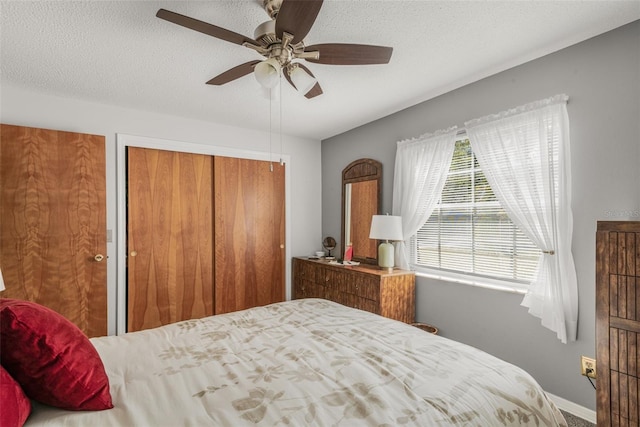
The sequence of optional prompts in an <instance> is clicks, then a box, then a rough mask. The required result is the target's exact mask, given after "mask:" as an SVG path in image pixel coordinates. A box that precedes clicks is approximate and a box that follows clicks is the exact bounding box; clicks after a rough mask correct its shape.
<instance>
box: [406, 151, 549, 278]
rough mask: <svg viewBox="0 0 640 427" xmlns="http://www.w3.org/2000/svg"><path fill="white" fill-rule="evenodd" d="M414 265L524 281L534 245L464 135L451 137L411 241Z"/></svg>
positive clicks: (534, 259) (532, 264)
mask: <svg viewBox="0 0 640 427" xmlns="http://www.w3.org/2000/svg"><path fill="white" fill-rule="evenodd" d="M412 243H413V244H412V249H413V250H412V255H413V259H414V261H415V264H416V265H417V266H423V267H429V268H435V269H439V270H445V271H454V272H462V273H466V274H471V275H477V276H483V277H489V278H496V279H504V280H508V281H513V282H519V283H528V282H530V281H531V280H532V279H533V276H534V273H535V269H536V267H537V263H538V260H539V256H540V251H539V249H538V248H537V247H536V246H535V245H534V244H533V243H532V242H531V241H530V240H529V239H528V238H527V237H526V236H525V235H524V234H523V233H522V232H521V231H520V230H519V229H518V228H517V227H516V226H515V224H514V223H513V222H512V221H511V220H510V219H509V217H508V216H507V214H506V212H505V211H504V209H503V208H502V207H501V206H500V203H499V202H498V200H497V199H496V197H495V195H494V193H493V191H492V189H491V187H490V186H489V184H488V182H487V179H486V178H485V176H484V173H483V172H482V169H481V168H480V166H479V164H478V162H477V160H476V158H475V156H474V155H473V152H472V149H471V145H470V143H469V140H468V139H461V140H458V141H456V145H455V150H454V154H453V160H452V163H451V168H450V170H449V173H448V176H447V181H446V183H445V186H444V189H443V191H442V195H441V196H440V200H439V202H438V205H437V206H436V208H435V210H434V211H433V214H432V215H431V217H430V218H429V219H428V221H427V222H426V223H425V224H424V225H423V226H422V228H421V229H420V230H419V231H418V233H417V234H416V235H415V237H414V239H413V241H412Z"/></svg>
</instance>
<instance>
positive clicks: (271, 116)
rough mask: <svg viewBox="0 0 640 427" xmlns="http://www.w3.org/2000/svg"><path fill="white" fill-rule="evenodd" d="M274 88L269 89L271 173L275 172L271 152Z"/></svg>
mask: <svg viewBox="0 0 640 427" xmlns="http://www.w3.org/2000/svg"><path fill="white" fill-rule="evenodd" d="M272 110H273V88H269V171H271V172H273V156H272V154H271V153H272V150H271V138H272V136H273V130H272V129H271V122H272V119H273V113H272Z"/></svg>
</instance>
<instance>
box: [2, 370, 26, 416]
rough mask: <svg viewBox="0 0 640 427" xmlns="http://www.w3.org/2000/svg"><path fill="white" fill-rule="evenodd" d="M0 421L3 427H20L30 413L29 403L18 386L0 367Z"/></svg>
mask: <svg viewBox="0 0 640 427" xmlns="http://www.w3.org/2000/svg"><path fill="white" fill-rule="evenodd" d="M0 402H2V404H1V405H0V420H2V426H3V427H14V426H15V427H22V426H23V425H24V422H25V421H27V418H28V417H29V414H30V413H31V402H30V401H29V399H28V398H27V396H25V395H24V392H23V391H22V389H21V388H20V384H18V383H17V382H16V380H14V379H13V378H12V377H11V375H9V373H8V372H7V371H5V370H4V368H3V367H2V366H0Z"/></svg>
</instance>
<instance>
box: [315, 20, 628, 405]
mask: <svg viewBox="0 0 640 427" xmlns="http://www.w3.org/2000/svg"><path fill="white" fill-rule="evenodd" d="M639 46H640V21H635V22H633V23H631V24H628V25H626V26H623V27H620V28H618V29H616V30H614V31H611V32H608V33H605V34H603V35H601V36H598V37H595V38H592V39H590V40H587V41H585V42H582V43H579V44H577V45H574V46H571V47H569V48H566V49H563V50H561V51H558V52H555V53H553V54H550V55H547V56H545V57H543V58H540V59H537V60H534V61H531V62H528V63H526V64H523V65H521V66H518V67H515V68H512V69H510V70H507V71H504V72H502V73H499V74H496V75H493V76H491V77H488V78H485V79H483V80H480V81H477V82H475V83H472V84H469V85H467V86H464V87H462V88H459V89H457V90H453V91H451V92H449V93H446V94H444V95H442V96H439V97H437V98H434V99H431V100H429V101H426V102H423V103H421V104H418V105H416V106H413V107H411V108H408V109H406V110H403V111H401V112H399V113H396V114H394V115H391V116H388V117H385V118H383V119H380V120H377V121H375V122H372V123H369V124H367V125H365V126H362V127H360V128H357V129H354V130H351V131H349V132H346V133H344V134H341V135H338V136H335V137H333V138H330V139H327V140H325V141H323V142H322V232H323V236H327V235H332V236H335V237H336V238H339V237H340V212H341V207H340V203H341V188H340V187H341V182H340V176H341V175H340V174H341V171H342V169H343V168H344V167H345V166H346V165H347V164H348V163H350V162H351V161H353V160H355V159H357V158H360V157H371V158H374V159H377V160H379V161H381V162H382V163H383V211H385V212H391V204H392V191H393V170H394V161H395V151H396V142H397V141H399V140H402V139H405V138H410V137H415V136H418V135H421V134H423V133H425V132H433V131H436V130H438V129H443V128H447V127H449V126H452V125H458V126H459V127H462V126H464V122H465V121H466V120H469V119H473V118H477V117H482V116H485V115H487V114H492V113H497V112H500V111H503V110H505V109H508V108H512V107H516V106H518V105H522V104H526V103H528V102H531V101H535V100H539V99H544V98H547V97H549V96H552V95H555V94H558V93H566V94H567V95H569V103H568V107H567V108H568V112H569V120H570V123H571V150H572V153H571V162H572V179H573V201H572V207H573V213H574V230H573V254H574V259H575V263H576V269H577V274H578V282H579V283H578V286H579V298H580V302H579V310H580V311H579V324H578V340H577V342H575V343H569V344H562V343H561V342H560V341H559V340H558V339H557V338H556V335H555V333H553V332H551V331H549V330H547V329H545V328H543V327H542V326H541V325H540V322H539V320H538V319H537V318H534V317H533V316H531V315H529V314H528V313H527V310H526V309H525V308H524V307H521V306H520V302H521V300H522V296H521V295H517V294H512V293H506V292H501V291H493V290H487V289H482V288H475V287H472V286H467V285H459V284H454V283H448V282H442V281H438V280H433V279H427V278H424V277H418V278H417V284H416V288H417V289H416V297H417V302H416V304H417V307H416V316H417V320H418V321H420V322H426V323H430V324H433V325H435V326H437V327H438V328H439V329H440V331H441V335H444V336H446V337H449V338H452V339H455V340H458V341H462V342H465V343H467V344H470V345H473V346H475V347H478V348H480V349H483V350H485V351H487V352H489V353H491V354H493V355H496V356H498V357H500V358H502V359H505V360H507V361H509V362H511V363H514V364H516V365H518V366H520V367H522V368H524V369H526V370H527V371H529V372H530V373H531V374H532V375H533V376H534V377H535V378H536V379H537V380H538V381H539V382H540V384H541V385H542V387H543V388H544V389H545V390H546V391H547V392H549V393H552V394H555V395H557V396H560V397H562V398H564V399H567V400H569V401H571V402H574V403H576V404H578V405H582V406H584V407H587V408H589V409H592V410H595V390H594V389H593V388H592V387H591V385H590V384H589V382H588V381H587V379H586V378H585V377H583V376H581V375H580V355H583V354H584V355H588V356H591V357H595V353H596V351H595V240H594V238H595V229H596V221H598V220H605V219H606V220H613V219H617V220H623V219H634V220H640V49H639Z"/></svg>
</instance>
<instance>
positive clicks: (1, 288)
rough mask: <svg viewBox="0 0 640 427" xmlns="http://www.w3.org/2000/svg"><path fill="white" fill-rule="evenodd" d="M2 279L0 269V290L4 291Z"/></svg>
mask: <svg viewBox="0 0 640 427" xmlns="http://www.w3.org/2000/svg"><path fill="white" fill-rule="evenodd" d="M4 289H5V288H4V279H3V278H2V270H0V292H2V291H4Z"/></svg>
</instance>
